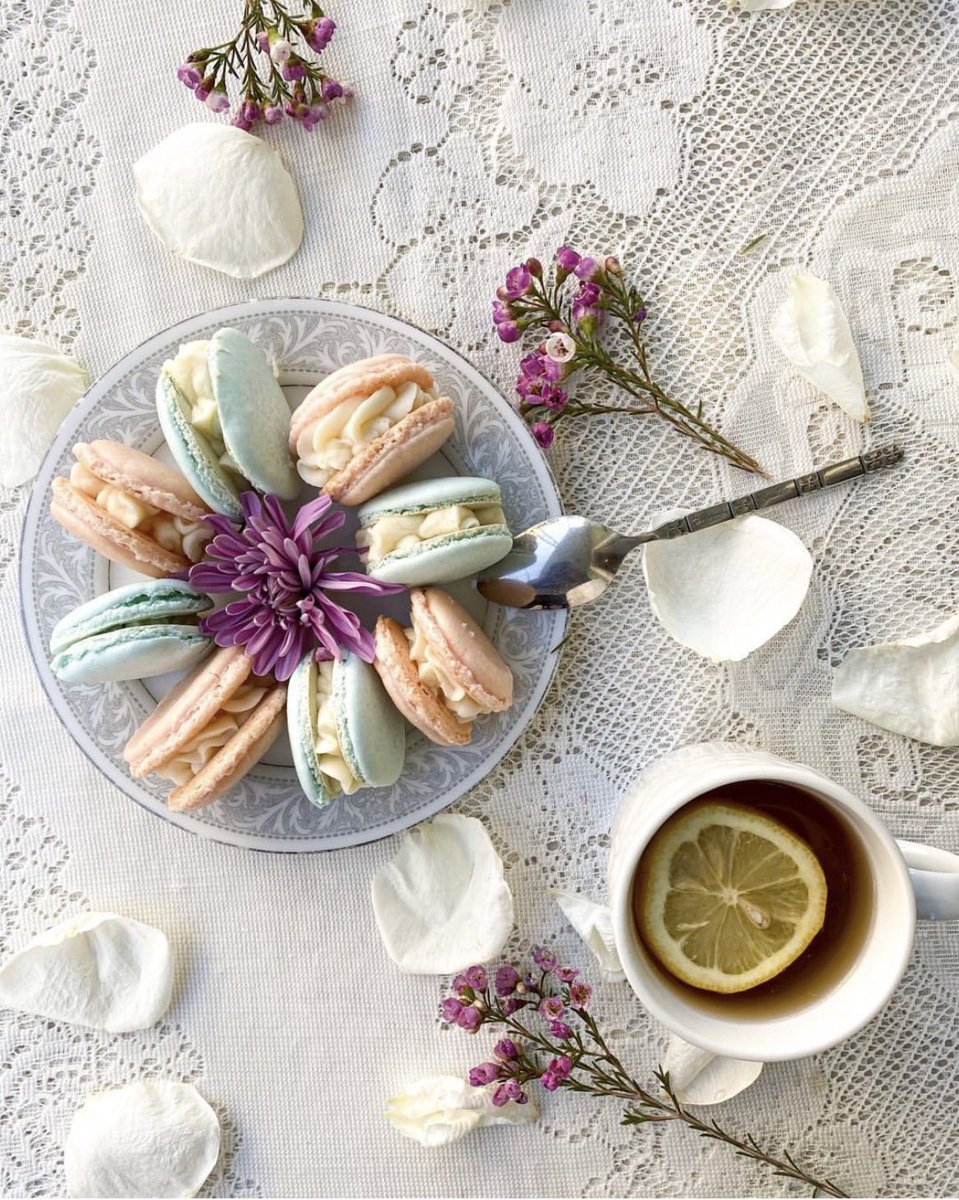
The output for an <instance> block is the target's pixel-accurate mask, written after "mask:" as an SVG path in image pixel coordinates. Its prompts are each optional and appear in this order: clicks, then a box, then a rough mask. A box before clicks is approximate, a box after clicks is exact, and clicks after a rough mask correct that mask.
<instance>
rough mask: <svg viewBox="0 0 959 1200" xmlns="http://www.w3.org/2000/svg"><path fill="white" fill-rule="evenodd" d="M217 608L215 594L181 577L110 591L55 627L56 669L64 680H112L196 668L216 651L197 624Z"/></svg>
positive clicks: (53, 662)
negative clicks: (213, 597) (205, 614)
mask: <svg viewBox="0 0 959 1200" xmlns="http://www.w3.org/2000/svg"><path fill="white" fill-rule="evenodd" d="M212 607H213V604H212V601H211V600H210V598H209V596H205V595H204V594H203V593H202V592H198V591H196V589H195V588H192V587H190V585H189V584H187V583H182V582H180V581H179V580H177V579H151V580H144V582H143V583H134V584H130V585H129V586H127V587H121V588H116V589H115V590H114V591H112V592H105V593H104V594H103V595H102V596H96V597H95V598H94V599H93V600H89V601H87V603H86V604H81V605H80V607H79V608H75V609H74V610H73V612H71V613H68V614H67V616H65V617H64V618H63V619H62V620H61V621H59V622H58V623H57V625H56V626H54V629H53V632H52V634H51V635H50V652H51V654H52V655H53V658H52V660H51V663H50V665H51V667H52V668H53V673H54V674H55V675H56V676H57V678H58V679H62V680H63V682H64V683H109V682H116V681H119V680H122V679H146V678H148V677H149V676H151V675H163V674H165V673H166V672H167V671H180V670H183V669H184V668H186V667H191V666H193V664H194V663H198V662H199V661H200V660H201V659H202V658H204V657H205V656H206V655H207V654H209V652H210V651H211V650H212V649H213V641H212V639H211V638H208V637H206V636H205V635H204V634H202V633H200V630H199V628H198V624H197V623H198V621H199V617H200V615H201V614H202V613H204V612H207V611H209V610H210V609H211V608H212Z"/></svg>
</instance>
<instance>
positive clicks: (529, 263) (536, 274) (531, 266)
mask: <svg viewBox="0 0 959 1200" xmlns="http://www.w3.org/2000/svg"><path fill="white" fill-rule="evenodd" d="M526 269H527V270H528V271H529V273H530V275H532V276H533V278H534V279H542V278H543V264H542V263H541V262H540V261H539V259H538V258H528V259H527V260H526Z"/></svg>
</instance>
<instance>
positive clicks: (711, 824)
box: [637, 801, 826, 993]
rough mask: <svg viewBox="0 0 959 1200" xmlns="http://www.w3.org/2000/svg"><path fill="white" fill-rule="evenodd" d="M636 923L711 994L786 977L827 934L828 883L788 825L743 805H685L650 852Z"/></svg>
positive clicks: (678, 969) (661, 955)
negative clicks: (824, 926)
mask: <svg viewBox="0 0 959 1200" xmlns="http://www.w3.org/2000/svg"><path fill="white" fill-rule="evenodd" d="M638 889H639V890H638V897H637V899H638V911H637V916H638V918H639V919H640V921H641V923H642V931H643V937H644V939H645V941H646V943H647V945H648V946H649V949H650V950H652V952H653V953H654V954H655V955H656V957H657V958H658V959H659V960H660V962H661V963H662V965H663V966H664V967H665V968H666V969H667V970H668V971H669V972H670V973H671V974H672V975H675V976H676V977H677V978H678V979H681V980H683V982H684V983H689V984H692V986H693V987H697V988H702V989H704V990H706V991H710V992H726V993H729V992H744V991H746V990H747V989H748V988H752V987H756V986H757V985H758V984H760V983H765V982H766V981H767V980H769V979H772V978H773V977H774V976H776V975H779V974H780V972H782V971H784V970H785V969H786V968H787V967H788V966H789V965H790V963H793V962H795V961H796V959H797V958H798V957H799V956H800V955H801V954H802V952H803V951H804V950H805V949H806V947H807V946H808V945H809V943H810V942H811V941H812V940H813V938H814V937H815V936H816V934H817V933H818V932H819V930H820V929H821V928H822V924H823V920H824V918H825V915H826V877H825V875H823V872H822V867H821V866H820V865H819V860H818V859H817V858H816V856H815V855H814V854H813V852H812V851H811V850H810V849H809V847H808V846H807V845H806V843H805V842H804V841H803V840H802V839H801V838H799V837H797V836H796V834H794V833H793V832H792V831H791V830H790V829H788V828H787V827H786V826H785V825H781V824H780V823H779V822H778V821H776V820H774V819H773V818H772V817H769V816H766V815H765V814H764V813H762V812H760V811H758V810H757V809H753V808H747V807H745V806H742V805H738V804H725V803H713V802H711V801H707V802H704V803H702V804H692V805H687V807H686V808H684V809H681V810H680V812H679V813H678V814H677V815H676V816H675V817H673V818H671V819H670V820H669V821H668V822H667V823H666V824H665V825H664V826H663V827H662V829H660V830H659V831H658V832H657V833H656V835H655V836H654V837H653V839H652V841H651V842H650V843H649V845H648V846H647V848H646V850H645V852H644V854H643V857H642V860H641V862H640V870H639V879H638Z"/></svg>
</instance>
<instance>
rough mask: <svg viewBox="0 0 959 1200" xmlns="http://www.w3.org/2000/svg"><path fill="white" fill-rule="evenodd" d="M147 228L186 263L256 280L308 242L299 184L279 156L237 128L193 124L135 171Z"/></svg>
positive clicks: (152, 152) (146, 157) (148, 155)
mask: <svg viewBox="0 0 959 1200" xmlns="http://www.w3.org/2000/svg"><path fill="white" fill-rule="evenodd" d="M133 174H134V176H135V178H136V188H137V190H136V198H137V204H138V206H139V208H140V212H141V213H142V214H143V217H144V219H145V220H146V223H147V224H148V225H149V226H150V228H151V229H152V230H153V232H154V233H155V234H156V235H157V237H158V238H159V239H160V241H161V242H163V244H164V245H165V246H166V247H167V249H169V250H172V251H173V253H174V254H176V255H179V257H180V258H185V259H187V260H188V261H189V262H195V263H199V264H200V265H201V266H204V267H212V268H213V270H214V271H222V272H223V273H224V274H225V275H232V276H234V277H235V278H237V279H256V278H257V276H259V275H263V274H264V273H265V272H266V271H272V270H273V268H274V267H279V266H280V265H282V264H283V263H285V262H286V261H287V260H288V259H290V258H292V257H293V255H294V254H295V253H296V252H297V250H298V249H299V247H300V242H301V241H302V240H303V212H302V210H301V208H300V198H299V196H298V195H297V191H296V185H295V184H294V182H293V179H292V177H291V176H290V173H289V171H287V169H286V167H285V166H284V165H283V161H282V159H281V158H280V156H279V154H277V152H276V151H275V150H274V149H273V148H272V147H271V146H269V145H267V143H266V142H264V141H263V140H262V139H261V138H258V137H254V136H253V134H250V133H246V132H245V131H244V130H242V129H237V128H236V126H234V125H220V124H216V125H214V124H201V125H185V126H184V127H183V128H182V129H178V130H177V131H176V132H175V133H171V134H170V136H169V137H168V138H166V139H164V141H162V142H160V144H159V145H157V146H154V147H153V149H152V150H148V151H147V153H146V154H144V155H143V157H142V158H141V159H139V161H138V162H136V163H135V164H134V166H133Z"/></svg>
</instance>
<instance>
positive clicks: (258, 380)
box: [156, 329, 300, 519]
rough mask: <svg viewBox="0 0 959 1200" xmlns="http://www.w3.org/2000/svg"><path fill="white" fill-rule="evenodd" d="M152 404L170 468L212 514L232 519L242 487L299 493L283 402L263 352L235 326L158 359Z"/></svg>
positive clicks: (284, 496) (286, 496)
mask: <svg viewBox="0 0 959 1200" xmlns="http://www.w3.org/2000/svg"><path fill="white" fill-rule="evenodd" d="M156 402H157V415H158V416H159V419H160V427H161V428H162V430H163V436H164V437H165V438H166V441H167V445H168V446H169V447H170V452H171V453H172V455H173V457H174V458H175V459H176V462H177V465H178V466H179V468H180V470H181V471H182V472H183V474H184V475H185V476H186V477H187V479H188V480H189V481H190V483H191V484H192V485H193V487H194V489H195V490H196V491H197V492H198V493H199V495H200V496H202V497H203V499H204V500H205V501H206V502H207V504H209V505H210V507H211V508H213V509H214V510H215V511H216V512H221V513H226V515H227V516H230V517H234V518H236V519H239V518H240V517H241V516H242V509H241V508H240V500H239V497H240V493H241V492H242V491H244V490H246V489H247V488H249V487H250V486H253V487H255V488H257V489H258V490H259V491H261V492H272V493H274V494H275V495H277V496H279V497H280V498H281V499H282V500H294V499H295V498H296V497H297V496H298V495H299V490H300V479H299V476H298V475H297V473H296V468H295V467H294V465H293V459H292V457H291V456H290V450H289V437H290V408H289V405H288V404H287V401H286V397H285V396H284V394H283V389H282V388H281V387H280V385H279V383H278V382H277V380H276V377H275V376H274V374H273V368H272V366H271V364H270V361H269V359H268V358H267V356H266V355H265V354H264V353H263V351H262V350H261V349H260V348H259V346H257V345H256V344H255V343H253V342H251V341H250V339H249V338H248V337H246V336H245V335H244V334H242V333H240V331H239V330H238V329H220V330H219V331H218V332H217V333H215V334H214V335H213V337H212V338H211V339H210V340H209V341H208V342H188V343H186V345H184V346H181V347H180V350H179V353H178V354H177V355H176V357H175V358H173V359H169V360H168V361H167V362H165V363H164V364H163V368H162V370H161V371H160V377H159V379H158V380H157V389H156Z"/></svg>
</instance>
